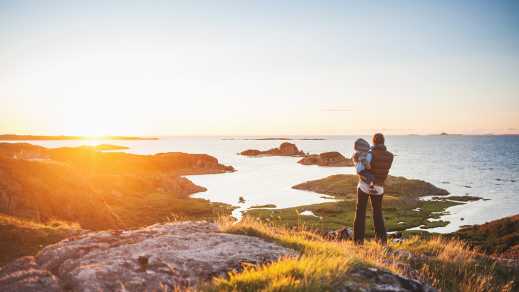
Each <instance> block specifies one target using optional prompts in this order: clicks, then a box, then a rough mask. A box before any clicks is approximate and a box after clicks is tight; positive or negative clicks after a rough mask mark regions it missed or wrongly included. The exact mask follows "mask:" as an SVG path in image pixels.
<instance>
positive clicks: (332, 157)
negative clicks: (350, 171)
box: [297, 151, 353, 167]
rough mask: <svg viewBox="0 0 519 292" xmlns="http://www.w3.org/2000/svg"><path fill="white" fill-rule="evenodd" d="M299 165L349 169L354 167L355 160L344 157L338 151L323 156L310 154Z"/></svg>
mask: <svg viewBox="0 0 519 292" xmlns="http://www.w3.org/2000/svg"><path fill="white" fill-rule="evenodd" d="M297 163H299V164H302V165H318V166H330V167H349V166H353V160H352V159H350V158H346V157H344V155H342V154H341V153H339V152H337V151H331V152H323V153H321V154H310V155H306V156H305V157H303V158H302V159H301V160H299V161H298V162H297Z"/></svg>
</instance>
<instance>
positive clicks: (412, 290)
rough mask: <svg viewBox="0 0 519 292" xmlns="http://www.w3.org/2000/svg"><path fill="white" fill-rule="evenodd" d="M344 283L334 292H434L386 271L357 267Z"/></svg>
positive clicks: (432, 289)
mask: <svg viewBox="0 0 519 292" xmlns="http://www.w3.org/2000/svg"><path fill="white" fill-rule="evenodd" d="M348 274H349V275H350V277H348V281H345V282H344V283H342V285H340V287H338V288H336V289H335V291H344V292H346V291H366V292H368V291H369V292H380V291H388V292H389V291H401V292H434V291H437V290H436V289H434V288H432V287H430V286H428V285H426V284H423V283H421V282H418V281H416V280H413V279H409V278H406V277H403V276H400V275H397V274H393V273H390V272H388V271H384V270H380V269H376V268H369V267H362V266H357V267H353V268H352V269H351V270H350V271H349V272H348Z"/></svg>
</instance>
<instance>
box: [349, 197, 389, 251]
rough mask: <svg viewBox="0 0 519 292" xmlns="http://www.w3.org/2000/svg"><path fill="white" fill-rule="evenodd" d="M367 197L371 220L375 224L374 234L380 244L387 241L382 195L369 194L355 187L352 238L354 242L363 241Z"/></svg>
mask: <svg viewBox="0 0 519 292" xmlns="http://www.w3.org/2000/svg"><path fill="white" fill-rule="evenodd" d="M368 197H369V198H370V200H371V207H372V208H373V222H374V224H375V236H376V239H377V241H379V242H380V243H381V244H384V245H385V244H386V243H387V235H386V228H385V227H384V216H383V215H382V198H383V197H384V195H383V194H382V195H369V194H366V193H365V192H363V191H361V190H360V189H357V210H356V213H355V221H354V223H353V239H354V240H355V243H357V244H362V243H364V231H365V227H366V226H365V225H366V207H367V205H368Z"/></svg>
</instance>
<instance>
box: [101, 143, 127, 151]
mask: <svg viewBox="0 0 519 292" xmlns="http://www.w3.org/2000/svg"><path fill="white" fill-rule="evenodd" d="M94 147H95V148H96V149H97V150H101V151H112V150H128V149H130V147H127V146H121V145H113V144H99V145H96V146H94Z"/></svg>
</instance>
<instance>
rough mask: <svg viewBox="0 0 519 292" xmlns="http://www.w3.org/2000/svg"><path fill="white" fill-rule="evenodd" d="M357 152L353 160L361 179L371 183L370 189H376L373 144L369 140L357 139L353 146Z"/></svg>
mask: <svg viewBox="0 0 519 292" xmlns="http://www.w3.org/2000/svg"><path fill="white" fill-rule="evenodd" d="M353 149H354V150H355V152H354V153H353V162H355V169H356V170H357V174H358V175H359V176H360V179H361V180H362V181H364V182H365V183H367V184H368V185H369V189H370V191H371V190H373V191H374V190H375V176H374V175H373V173H371V171H370V169H371V160H372V159H373V154H372V153H371V146H370V145H369V143H368V141H366V140H364V139H362V138H359V139H357V141H355V144H354V146H353Z"/></svg>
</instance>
